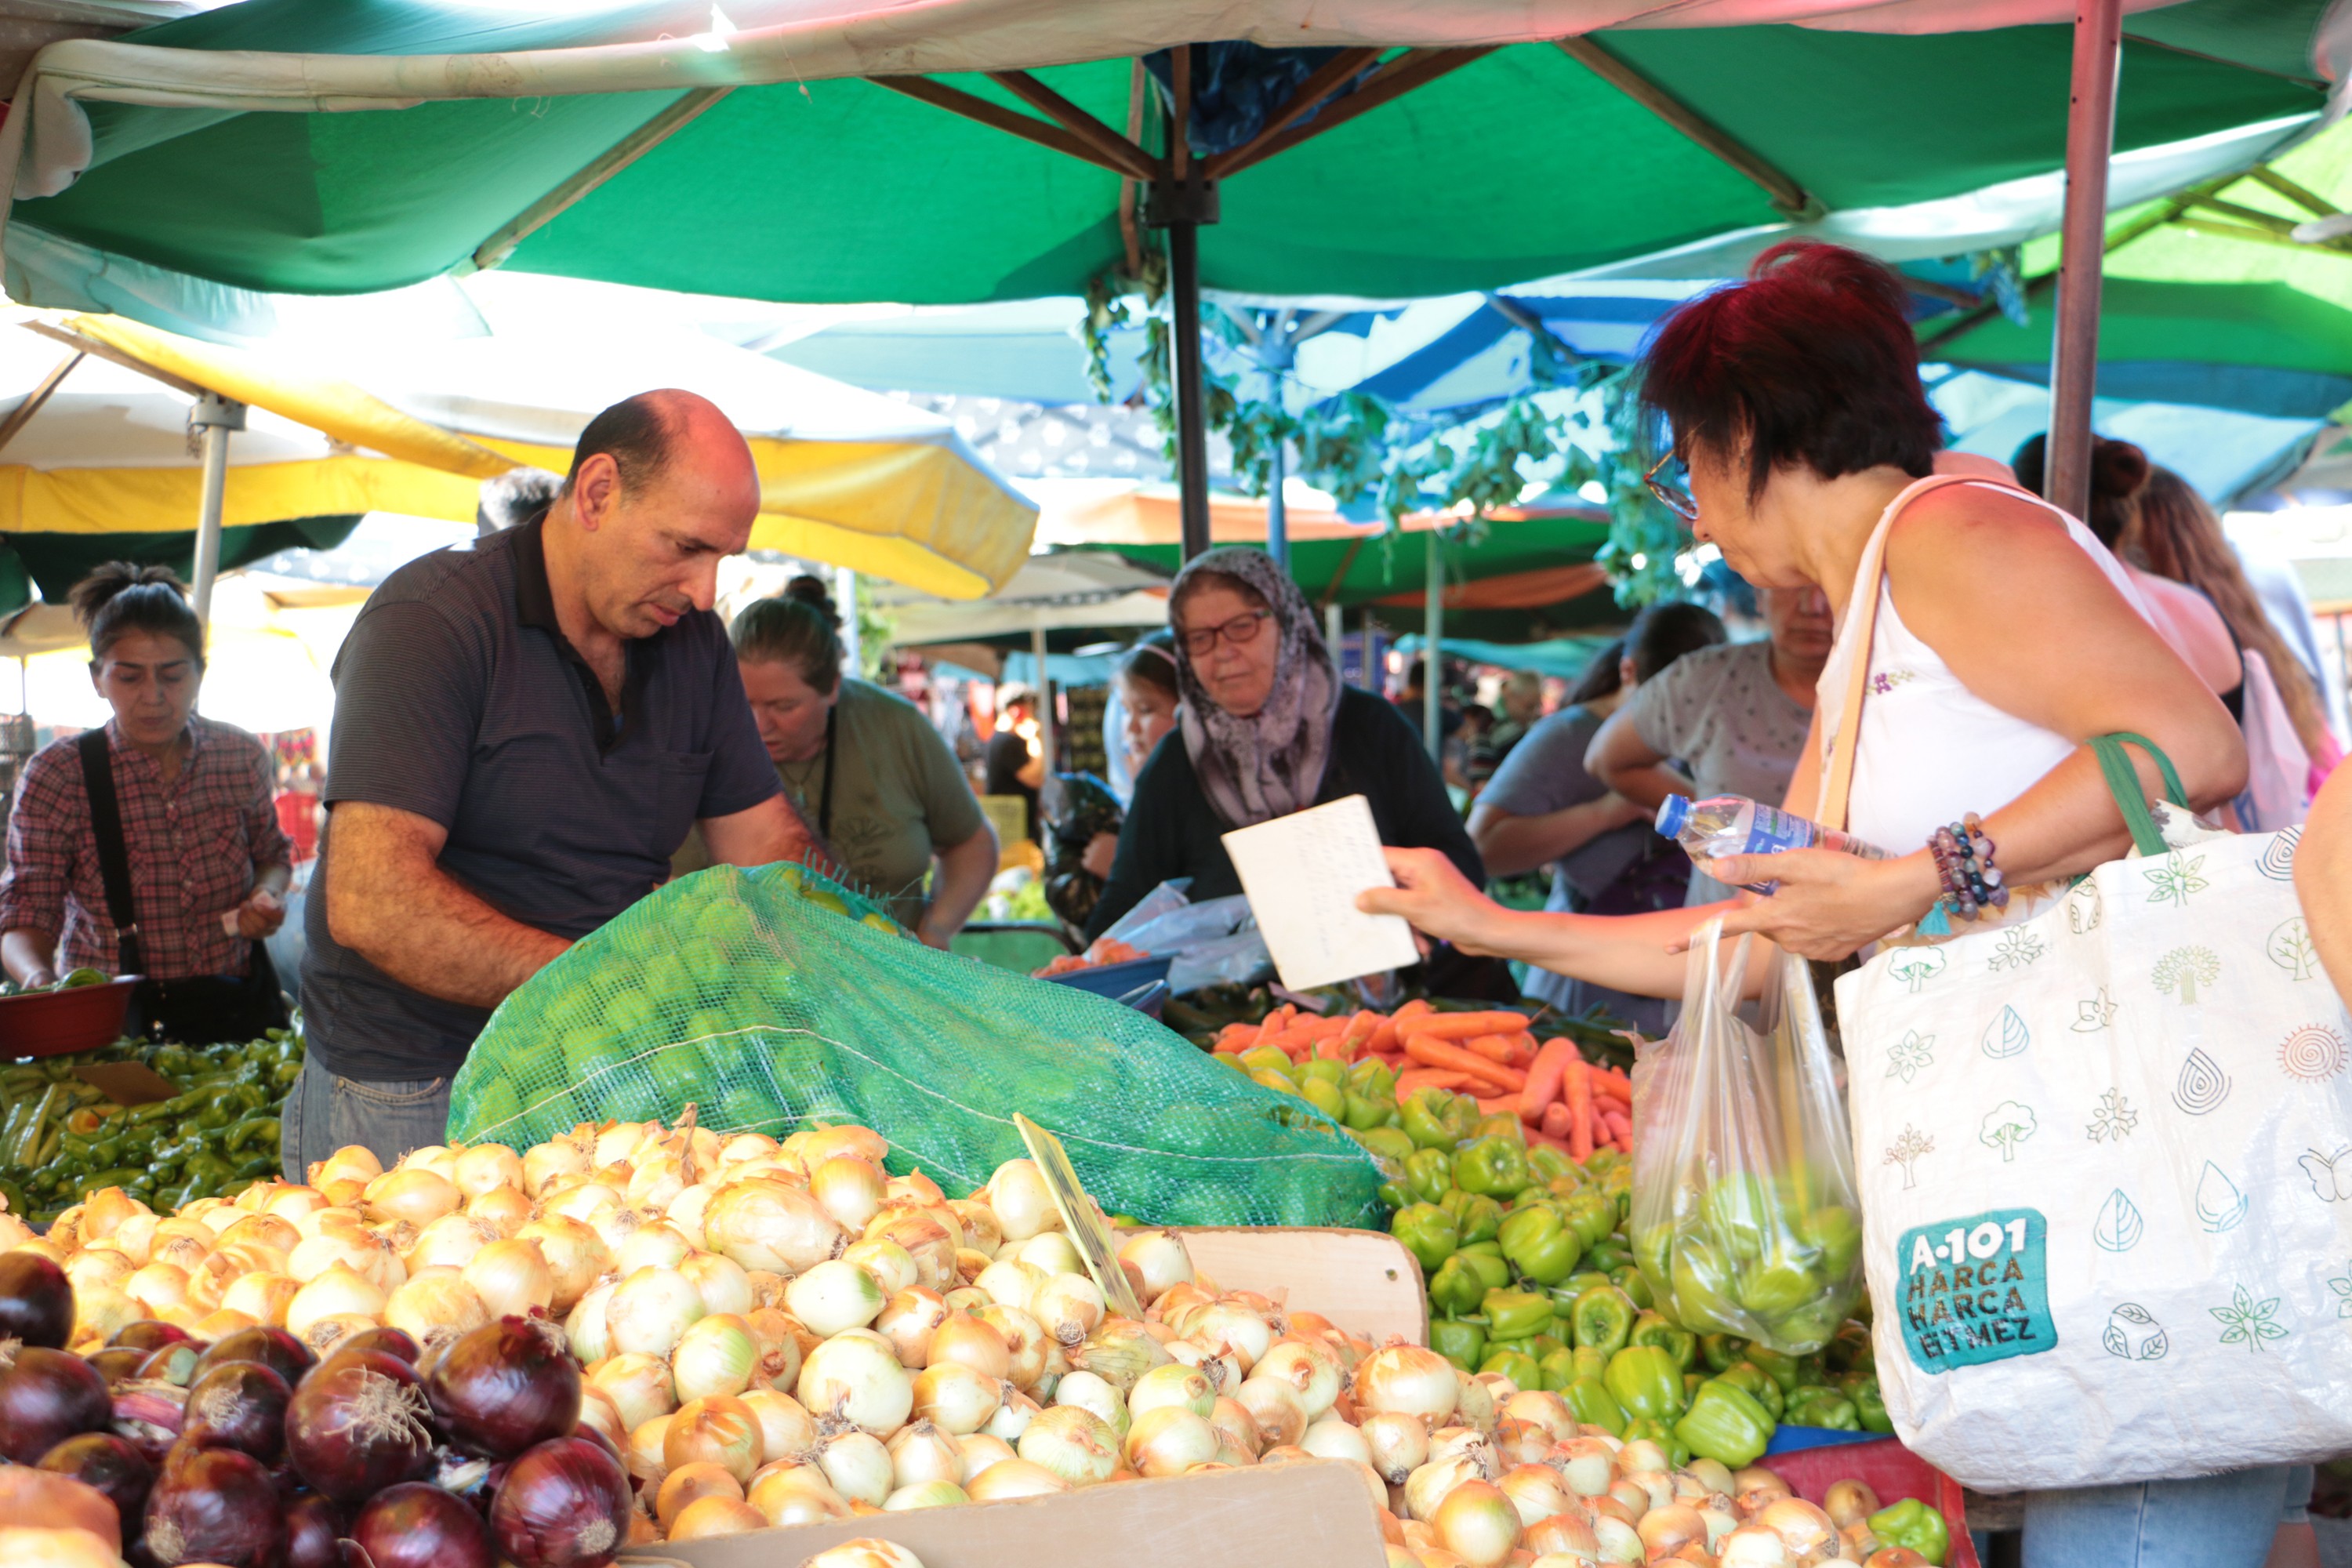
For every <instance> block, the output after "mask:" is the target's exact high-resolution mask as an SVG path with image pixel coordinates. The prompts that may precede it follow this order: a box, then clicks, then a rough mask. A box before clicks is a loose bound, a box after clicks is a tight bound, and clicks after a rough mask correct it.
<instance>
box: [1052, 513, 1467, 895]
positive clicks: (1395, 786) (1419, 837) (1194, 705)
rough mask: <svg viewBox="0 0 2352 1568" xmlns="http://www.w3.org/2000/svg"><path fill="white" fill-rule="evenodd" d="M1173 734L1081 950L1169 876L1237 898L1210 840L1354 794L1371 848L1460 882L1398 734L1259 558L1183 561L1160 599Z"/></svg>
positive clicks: (1148, 769) (1425, 782) (1436, 812)
mask: <svg viewBox="0 0 2352 1568" xmlns="http://www.w3.org/2000/svg"><path fill="white" fill-rule="evenodd" d="M1169 619H1170V622H1171V625H1172V626H1173V627H1174V629H1175V634H1176V668H1177V683H1178V689H1180V690H1181V692H1182V693H1183V694H1184V700H1183V704H1182V706H1181V708H1180V709H1179V710H1177V730H1176V732H1175V734H1174V735H1173V736H1171V737H1170V739H1169V740H1168V742H1166V743H1165V744H1163V745H1161V746H1160V748H1159V749H1158V750H1156V751H1155V752H1152V753H1151V760H1150V762H1149V763H1146V764H1145V766H1144V769H1143V773H1142V776H1140V777H1139V778H1138V779H1137V780H1136V783H1135V801H1134V804H1133V805H1131V806H1130V807H1129V811H1128V814H1127V823H1126V826H1123V827H1122V828H1120V830H1119V837H1118V856H1117V857H1116V858H1115V859H1114V861H1113V862H1112V866H1111V875H1110V882H1109V884H1108V886H1107V887H1105V888H1104V889H1103V895H1102V898H1101V900H1100V901H1099V902H1097V904H1096V906H1095V912H1094V916H1093V918H1092V919H1091V920H1090V921H1087V938H1088V939H1089V940H1091V939H1093V938H1094V937H1097V936H1099V935H1100V934H1101V933H1102V931H1104V929H1105V928H1106V927H1108V926H1109V925H1110V924H1111V922H1112V921H1116V920H1118V917H1119V916H1121V915H1123V914H1125V913H1126V912H1127V911H1128V910H1130V909H1132V908H1133V907H1134V906H1135V903H1136V901H1137V900H1139V899H1141V898H1142V897H1143V895H1144V894H1146V893H1148V892H1150V890H1151V889H1153V888H1156V887H1158V886H1159V885H1160V883H1161V882H1164V881H1166V880H1168V879H1170V878H1171V877H1190V878H1192V898H1193V899H1194V900H1196V901H1197V900H1204V899H1214V898H1222V897H1223V896H1225V895H1227V894H1231V893H1238V892H1240V891H1241V881H1240V879H1239V878H1237V877H1236V876H1235V875H1234V867H1233V862H1232V861H1231V860H1230V859H1228V858H1226V855H1225V847H1224V845H1223V842H1222V841H1221V836H1222V835H1223V834H1226V833H1229V832H1231V831H1232V830H1233V829H1234V828H1236V827H1247V826H1252V825H1253V824H1255V823H1260V822H1265V821H1267V820H1268V819H1270V818H1273V817H1276V816H1287V815H1288V814H1290V813H1291V812H1294V811H1299V810H1302V809H1304V808H1306V807H1307V806H1310V805H1319V804H1321V803H1323V802H1325V801H1330V800H1337V799H1339V798H1340V797H1341V796H1343V795H1363V796H1365V797H1366V798H1367V799H1368V800H1369V801H1370V805H1371V809H1372V821H1373V822H1374V824H1375V825H1376V826H1378V827H1379V829H1380V834H1381V842H1382V843H1383V844H1411V845H1425V846H1428V847H1432V848H1434V849H1436V850H1438V851H1440V852H1441V853H1443V854H1444V856H1445V857H1446V858H1447V859H1448V860H1449V861H1450V862H1451V863H1452V864H1453V865H1454V867H1455V868H1456V869H1457V870H1458V872H1459V873H1460V874H1461V875H1462V876H1464V877H1467V878H1469V879H1471V880H1472V881H1474V882H1484V881H1485V880H1486V871H1485V868H1483V867H1482V866H1480V864H1479V861H1478V851H1477V850H1476V849H1475V848H1473V847H1471V844H1470V836H1469V835H1468V834H1467V833H1465V831H1464V830H1463V827H1462V819H1461V818H1460V817H1458V816H1455V815H1454V807H1453V805H1452V804H1451V803H1450V802H1448V801H1447V799H1446V798H1445V786H1444V784H1443V783H1442V782H1441V781H1440V780H1439V778H1438V776H1437V770H1436V768H1435V767H1433V766H1432V765H1431V763H1430V761H1429V757H1428V753H1427V752H1423V750H1422V748H1421V744H1420V742H1419V740H1418V738H1417V737H1416V736H1415V735H1414V733H1413V731H1412V726H1410V725H1409V724H1407V723H1406V722H1405V721H1404V718H1403V716H1402V714H1400V713H1399V712H1398V711H1397V710H1396V709H1395V708H1394V707H1393V706H1391V704H1389V703H1387V702H1384V701H1382V700H1381V699H1380V698H1378V697H1376V696H1374V695H1372V694H1371V693H1370V692H1367V691H1360V690H1357V689H1353V688H1350V687H1343V686H1341V685H1340V683H1339V669H1338V668H1337V667H1336V666H1334V665H1333V663H1332V661H1331V655H1330V653H1329V651H1328V649H1326V648H1325V647H1324V646H1323V634H1322V631H1321V629H1320V628H1319V627H1318V626H1317V625H1316V616H1315V614H1314V612H1313V611H1312V610H1311V609H1310V608H1308V606H1307V600H1306V598H1305V597H1304V596H1303V595H1301V594H1300V593H1299V591H1298V587H1297V584H1294V583H1293V582H1292V581H1291V580H1290V578H1289V576H1288V574H1286V573H1285V572H1284V571H1283V570H1282V569H1281V568H1280V567H1278V566H1276V564H1275V563H1274V562H1273V561H1272V560H1271V559H1270V558H1269V557H1268V556H1267V555H1266V554H1265V552H1264V551H1261V550H1251V549H1241V548H1235V547H1227V548H1225V549H1222V550H1212V551H1210V552H1208V553H1206V554H1204V555H1200V556H1196V557H1194V558H1193V560H1192V563H1191V564H1189V565H1187V566H1186V567H1185V568H1184V570H1183V571H1182V572H1181V574H1179V575H1178V576H1177V578H1176V582H1175V584H1174V587H1173V589H1172V591H1171V595H1170V597H1169Z"/></svg>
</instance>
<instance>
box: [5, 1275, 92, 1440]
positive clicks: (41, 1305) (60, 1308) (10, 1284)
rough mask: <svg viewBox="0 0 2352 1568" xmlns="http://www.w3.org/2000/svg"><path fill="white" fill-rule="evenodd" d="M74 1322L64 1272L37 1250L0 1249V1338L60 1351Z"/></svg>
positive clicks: (71, 1291) (69, 1290)
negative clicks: (13, 1250)
mask: <svg viewBox="0 0 2352 1568" xmlns="http://www.w3.org/2000/svg"><path fill="white" fill-rule="evenodd" d="M73 1325H74V1299H73V1283H72V1281H70V1280H68V1279H67V1278H66V1271H65V1270H64V1269H62V1268H58V1266H57V1265H56V1264H54V1263H52V1262H50V1261H49V1260H48V1259H47V1258H44V1257H42V1256H41V1255H40V1254H39V1253H37V1252H0V1340H22V1341H24V1342H25V1343H26V1344H28V1345H38V1346H40V1347H41V1348H42V1349H43V1350H52V1351H54V1350H63V1349H64V1348H65V1343H66V1341H67V1339H68V1337H70V1336H71V1335H72V1333H73ZM36 1457H37V1456H36Z"/></svg>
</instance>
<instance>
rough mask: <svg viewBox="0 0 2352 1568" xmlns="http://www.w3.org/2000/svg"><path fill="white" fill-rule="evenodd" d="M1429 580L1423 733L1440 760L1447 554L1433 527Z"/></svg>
mask: <svg viewBox="0 0 2352 1568" xmlns="http://www.w3.org/2000/svg"><path fill="white" fill-rule="evenodd" d="M1427 576H1428V579H1429V580H1428V582H1427V583H1425V584H1423V587H1422V596H1421V643H1422V647H1421V735H1422V739H1423V741H1424V742H1427V743H1428V746H1429V760H1430V761H1431V762H1436V761H1438V760H1439V753H1440V752H1443V751H1444V737H1442V736H1441V735H1439V734H1438V732H1437V725H1438V721H1439V720H1440V719H1441V718H1442V717H1443V716H1444V703H1442V702H1441V701H1440V700H1438V693H1439V691H1440V690H1441V689H1442V688H1443V687H1444V681H1443V680H1442V679H1440V678H1439V676H1438V671H1439V669H1440V668H1442V666H1443V665H1444V653H1443V649H1444V646H1445V557H1444V556H1443V555H1441V554H1439V553H1438V552H1437V530H1435V529H1431V530H1430V531H1429V556H1428V570H1427Z"/></svg>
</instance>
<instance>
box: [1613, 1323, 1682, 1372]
mask: <svg viewBox="0 0 2352 1568" xmlns="http://www.w3.org/2000/svg"><path fill="white" fill-rule="evenodd" d="M1627 1343H1629V1344H1636V1345H1655V1346H1657V1347H1658V1348H1659V1349H1660V1350H1662V1351H1664V1352H1666V1353H1667V1354H1668V1355H1670V1356H1672V1357H1674V1358H1675V1371H1677V1372H1688V1371H1689V1370H1690V1369H1691V1368H1692V1367H1694V1366H1696V1365H1697V1364H1698V1336H1697V1335H1696V1334H1695V1333H1692V1332H1691V1331H1689V1330H1688V1329H1678V1328H1676V1327H1675V1325H1674V1324H1672V1323H1670V1322H1668V1321H1666V1320H1665V1319H1664V1318H1663V1317H1661V1316H1660V1315H1659V1314H1657V1313H1655V1312H1643V1313H1640V1314H1639V1315H1637V1316H1636V1317H1635V1318H1634V1319H1633V1337H1632V1338H1631V1339H1629V1340H1628V1341H1627Z"/></svg>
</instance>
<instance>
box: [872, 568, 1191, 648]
mask: <svg viewBox="0 0 2352 1568" xmlns="http://www.w3.org/2000/svg"><path fill="white" fill-rule="evenodd" d="M872 596H873V602H874V604H875V605H876V607H877V608H878V609H880V610H881V611H882V612H883V613H884V614H885V615H887V616H889V617H890V621H891V636H890V640H891V641H892V642H894V643H902V644H915V643H937V642H978V641H981V640H982V639H983V638H987V637H1018V636H1021V635H1023V634H1024V633H1028V632H1033V631H1035V630H1037V629H1038V628H1040V627H1043V628H1044V629H1045V630H1047V631H1061V630H1065V629H1068V628H1072V627H1095V626H1102V627H1113V626H1166V625H1167V624H1168V579H1167V577H1165V576H1164V575H1162V574H1160V573H1159V572H1156V571H1154V570H1152V569H1151V568H1150V567H1147V566H1137V565H1134V564H1131V563H1129V562H1127V561H1125V560H1123V559H1121V558H1120V557H1118V556H1117V555H1109V554H1103V553H1099V552H1091V551H1089V552H1071V553H1067V554H1042V555H1032V556H1031V557H1029V559H1028V560H1027V561H1026V562H1024V563H1023V564H1022V567H1021V570H1020V571H1018V572H1016V573H1014V574H1013V581H1012V582H1010V583H1008V584H1005V585H1004V586H1003V588H1002V589H1000V590H999V591H998V592H996V593H994V594H992V595H989V596H988V597H987V598H985V599H978V600H972V601H970V602H967V603H961V604H959V603H957V602H955V601H952V600H948V599H934V598H930V597H928V596H926V595H919V594H914V593H910V592H908V591H907V590H905V589H900V588H891V587H887V586H882V585H879V584H877V585H875V586H874V588H873V591H872Z"/></svg>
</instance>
